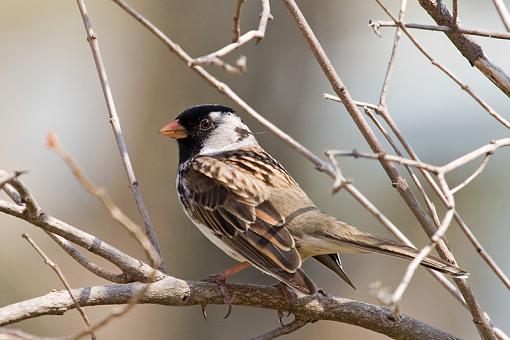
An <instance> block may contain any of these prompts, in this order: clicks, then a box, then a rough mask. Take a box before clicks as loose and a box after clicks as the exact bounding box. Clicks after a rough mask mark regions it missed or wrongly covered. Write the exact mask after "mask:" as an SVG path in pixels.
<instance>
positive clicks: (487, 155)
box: [451, 153, 493, 194]
mask: <svg viewBox="0 0 510 340" xmlns="http://www.w3.org/2000/svg"><path fill="white" fill-rule="evenodd" d="M492 155H493V153H487V154H486V155H485V158H484V159H483V161H482V163H481V164H480V166H479V167H478V168H477V169H476V171H475V172H473V173H472V174H471V176H469V177H468V178H466V179H465V180H464V182H462V183H461V184H459V185H457V186H456V187H455V188H453V189H452V190H451V192H452V194H455V193H457V192H458V191H459V190H461V189H462V188H464V187H466V186H467V185H468V184H469V183H471V182H472V181H473V180H474V179H475V178H476V177H477V176H478V175H480V174H481V173H482V171H483V170H484V169H485V167H486V166H487V163H489V160H490V159H491V156H492Z"/></svg>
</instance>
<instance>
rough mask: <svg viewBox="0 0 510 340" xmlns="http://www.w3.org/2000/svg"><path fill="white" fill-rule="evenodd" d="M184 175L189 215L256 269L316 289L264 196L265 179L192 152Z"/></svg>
mask: <svg viewBox="0 0 510 340" xmlns="http://www.w3.org/2000/svg"><path fill="white" fill-rule="evenodd" d="M257 164H259V165H260V166H263V165H261V164H262V163H260V162H259V163H257ZM252 166H255V165H252ZM184 175H185V176H186V180H187V181H188V182H189V184H190V186H191V193H190V195H189V196H190V198H191V200H192V201H193V203H194V204H193V209H192V214H193V217H194V218H195V219H197V220H198V221H199V222H201V223H202V224H204V225H206V226H208V227H209V228H211V230H212V231H213V232H214V234H215V235H216V236H218V237H219V238H220V239H221V240H222V241H223V242H225V243H226V244H227V245H228V246H229V247H230V248H232V249H233V250H235V251H236V252H238V253H239V254H241V255H243V257H245V258H246V259H247V260H248V261H249V262H251V263H252V264H253V265H254V266H256V267H258V268H260V269H261V270H262V271H264V272H266V273H268V274H270V275H272V276H274V277H276V278H278V279H279V280H281V281H283V282H285V283H287V284H289V285H290V286H292V287H294V288H296V289H298V290H299V291H301V292H303V293H306V294H314V293H315V292H316V286H315V285H314V284H313V282H312V281H311V280H310V279H309V278H308V277H307V276H306V275H305V274H304V272H303V271H302V270H301V269H300V267H301V257H300V255H299V253H298V252H297V250H296V249H295V243H294V239H293V238H292V236H291V235H290V233H289V231H288V230H287V228H286V227H285V225H284V222H285V220H284V217H283V216H282V215H281V214H280V213H279V212H278V211H277V209H276V208H275V207H274V206H273V205H272V204H271V202H270V201H269V200H268V198H269V197H270V190H271V187H270V186H268V184H267V183H264V182H263V181H262V180H260V179H259V178H256V177H255V176H253V175H251V174H250V172H246V171H244V170H242V169H240V168H239V167H238V166H237V165H236V164H227V163H225V162H223V161H222V160H221V158H220V159H218V158H216V157H211V156H201V157H197V158H196V159H195V160H194V161H193V164H191V166H190V167H189V168H188V170H187V172H186V173H185V174H184Z"/></svg>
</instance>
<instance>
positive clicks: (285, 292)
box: [275, 281, 294, 326]
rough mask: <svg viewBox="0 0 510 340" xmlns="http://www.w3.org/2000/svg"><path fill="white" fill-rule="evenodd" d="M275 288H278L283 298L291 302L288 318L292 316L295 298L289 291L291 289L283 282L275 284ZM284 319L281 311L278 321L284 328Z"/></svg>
mask: <svg viewBox="0 0 510 340" xmlns="http://www.w3.org/2000/svg"><path fill="white" fill-rule="evenodd" d="M275 287H276V288H278V289H279V290H280V291H281V292H282V295H283V297H284V298H286V299H287V300H288V301H289V312H288V313H287V316H289V315H291V314H292V309H293V304H292V299H293V298H294V296H292V293H291V292H290V291H289V287H288V286H287V285H286V284H285V283H283V282H281V281H280V282H278V283H277V284H275ZM282 318H283V313H282V312H281V311H280V310H279V311H278V320H280V324H281V325H282V326H285V324H284V323H283V320H282Z"/></svg>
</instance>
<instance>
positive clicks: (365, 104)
mask: <svg viewBox="0 0 510 340" xmlns="http://www.w3.org/2000/svg"><path fill="white" fill-rule="evenodd" d="M322 97H323V98H324V99H327V100H332V101H335V102H339V103H341V102H342V100H341V99H340V98H338V97H337V96H333V95H331V94H328V93H324V94H323V95H322ZM354 104H356V105H357V106H360V107H368V108H369V109H372V110H376V111H377V110H379V109H380V107H379V105H376V104H372V103H367V102H360V101H358V100H354Z"/></svg>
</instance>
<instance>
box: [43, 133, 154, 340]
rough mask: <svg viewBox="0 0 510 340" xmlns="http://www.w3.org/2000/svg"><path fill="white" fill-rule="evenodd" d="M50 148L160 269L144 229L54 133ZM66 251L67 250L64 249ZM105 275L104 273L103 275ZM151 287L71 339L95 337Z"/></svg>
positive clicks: (50, 135)
mask: <svg viewBox="0 0 510 340" xmlns="http://www.w3.org/2000/svg"><path fill="white" fill-rule="evenodd" d="M47 145H48V147H49V148H50V149H51V150H53V151H54V152H55V153H57V154H58V155H59V156H60V157H61V158H62V159H63V160H64V162H65V163H66V164H67V166H68V167H69V168H70V169H71V171H72V172H73V174H74V176H75V178H76V179H77V180H78V182H79V183H80V184H81V185H82V186H83V188H85V189H86V190H87V191H88V192H90V193H91V194H92V195H94V196H96V197H97V198H98V199H99V200H100V201H101V203H102V204H103V206H104V207H105V209H106V210H107V211H108V212H109V213H110V215H111V216H112V218H113V219H114V220H115V221H117V222H118V223H119V224H120V225H121V226H122V227H124V228H125V229H126V230H127V231H128V232H129V233H130V234H131V236H132V237H133V238H134V239H135V240H136V241H137V242H138V244H139V245H140V246H141V247H142V249H143V251H144V252H145V255H146V256H147V257H148V259H149V261H150V265H151V267H152V268H158V267H159V265H160V262H159V261H160V257H159V254H158V253H156V251H155V250H154V247H153V246H152V244H151V242H150V240H149V239H148V237H147V236H146V235H145V234H144V233H143V231H142V228H141V227H140V226H138V225H137V224H136V223H134V222H133V221H132V220H131V219H130V218H129V217H128V216H127V215H126V214H124V212H123V211H122V210H121V209H120V208H119V207H118V206H117V205H116V204H115V203H114V202H113V200H112V199H111V198H110V196H109V195H108V193H107V192H106V191H105V190H104V189H103V188H100V187H98V186H96V185H95V184H94V183H93V182H92V181H91V180H89V179H88V178H87V177H86V176H85V174H84V172H83V170H82V169H81V168H80V167H79V165H78V163H76V161H75V160H74V159H73V158H72V157H71V156H70V155H69V154H68V153H66V152H65V150H64V149H63V148H62V146H61V145H60V143H59V142H58V138H57V136H56V135H55V134H54V133H50V134H49V135H48V138H47ZM64 249H65V248H64ZM102 274H104V273H102ZM156 276H157V271H156V270H155V269H154V270H153V271H152V273H151V275H150V277H149V279H148V281H149V282H153V281H154V280H155V278H156ZM148 287H149V285H145V286H144V287H143V289H141V290H140V291H139V292H138V293H137V294H136V295H135V296H133V298H132V299H131V300H130V301H129V303H128V304H126V305H124V306H122V307H119V308H116V309H115V310H113V311H112V312H110V313H109V314H108V315H107V316H105V317H104V318H102V319H101V320H99V321H98V322H96V323H95V324H94V325H93V326H91V325H90V324H88V327H87V329H84V330H82V331H80V332H78V333H76V334H74V335H72V336H71V339H73V340H77V339H80V338H81V337H83V336H86V335H88V334H91V335H92V336H94V331H97V330H98V329H100V328H102V327H104V326H106V325H107V324H108V323H110V322H111V321H112V320H114V319H117V318H120V317H121V316H123V315H124V314H126V313H127V312H129V311H130V310H131V309H133V308H134V306H135V305H136V304H137V302H138V301H139V300H140V299H141V298H142V296H143V295H144V294H145V293H146V290H147V289H148Z"/></svg>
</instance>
